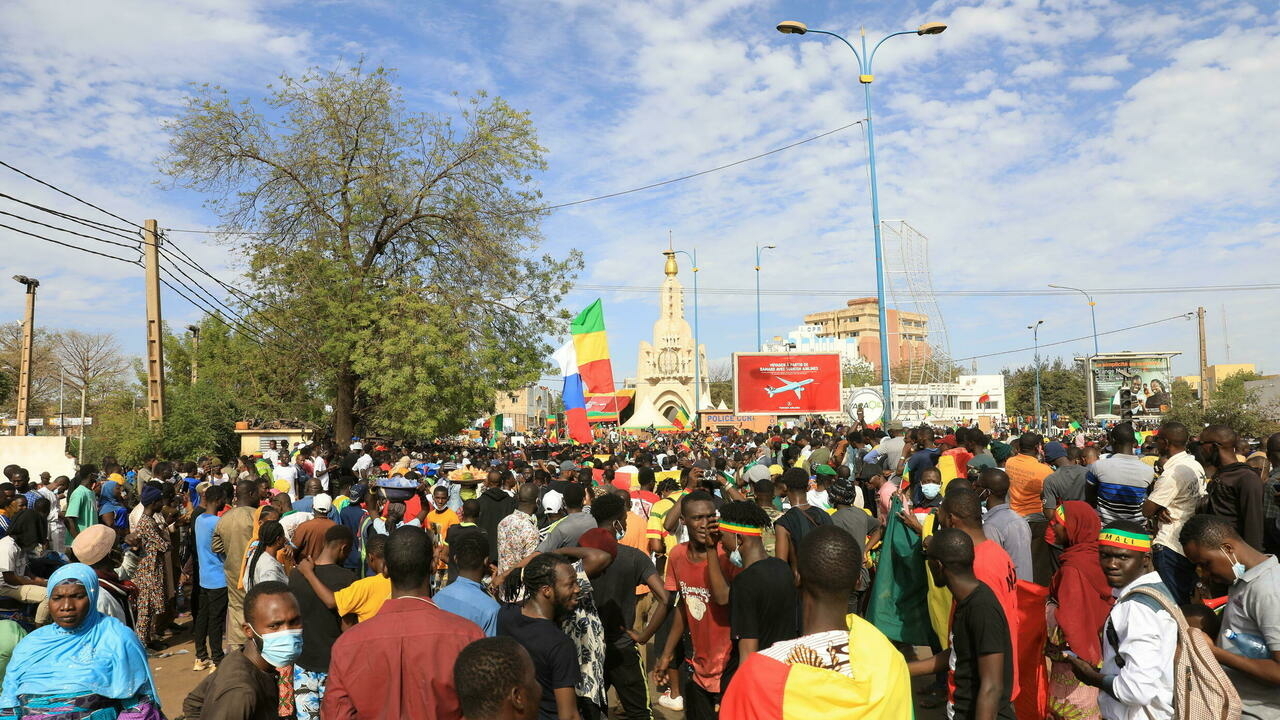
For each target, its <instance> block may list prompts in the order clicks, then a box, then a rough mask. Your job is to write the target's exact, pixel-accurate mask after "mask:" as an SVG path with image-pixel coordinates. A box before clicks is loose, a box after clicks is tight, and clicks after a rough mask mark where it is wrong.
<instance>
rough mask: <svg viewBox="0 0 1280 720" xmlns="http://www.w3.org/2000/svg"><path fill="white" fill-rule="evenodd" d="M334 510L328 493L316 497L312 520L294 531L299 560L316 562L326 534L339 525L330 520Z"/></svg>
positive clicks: (313, 504) (312, 509) (294, 542)
mask: <svg viewBox="0 0 1280 720" xmlns="http://www.w3.org/2000/svg"><path fill="white" fill-rule="evenodd" d="M332 509H333V498H331V497H329V496H328V495H327V494H326V493H320V494H319V495H316V497H315V500H314V501H312V503H311V515H312V517H311V519H310V520H308V521H306V522H304V523H302V524H301V525H299V526H298V529H296V530H294V531H293V544H294V546H295V547H297V548H298V559H299V560H301V559H302V558H311V559H312V560H315V559H316V558H317V557H318V556H319V555H320V551H321V550H323V549H324V534H325V533H326V532H328V531H329V528H331V527H333V526H334V525H337V523H335V522H334V521H332V520H330V519H329V511H330V510H332Z"/></svg>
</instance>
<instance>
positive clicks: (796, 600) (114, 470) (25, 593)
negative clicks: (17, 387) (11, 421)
mask: <svg viewBox="0 0 1280 720" xmlns="http://www.w3.org/2000/svg"><path fill="white" fill-rule="evenodd" d="M1060 438H1061V441H1059V440H1057V439H1048V441H1046V438H1043V437H1041V435H1039V434H1037V433H1035V432H1023V433H1021V434H1018V435H1016V436H1012V437H1010V436H1009V435H1008V434H1005V433H1001V434H999V435H997V436H996V437H992V436H989V435H987V434H985V433H983V432H982V431H981V430H979V429H977V428H970V427H956V428H936V427H932V426H929V425H922V426H920V427H917V428H910V429H907V428H903V427H902V426H901V425H898V424H893V423H890V424H889V425H888V426H887V427H885V428H884V429H883V430H882V429H880V428H872V427H866V426H863V425H861V424H858V425H853V426H843V425H833V424H829V423H827V422H825V421H822V420H815V421H813V422H811V423H801V424H799V425H798V426H796V427H786V428H783V427H773V428H770V429H769V430H768V431H767V432H751V431H729V432H717V431H710V430H707V431H690V432H683V433H673V434H658V435H651V434H648V433H644V434H642V435H641V436H628V435H621V434H618V433H616V432H614V433H604V434H602V435H601V437H599V438H598V441H597V442H595V443H593V444H590V445H577V444H574V445H560V444H553V443H549V442H548V441H547V440H546V439H545V438H540V439H526V440H524V441H522V442H521V443H520V444H519V445H518V446H517V445H515V444H506V443H503V442H497V441H495V442H493V443H474V442H472V443H467V442H462V441H459V440H452V441H448V442H432V443H407V442H406V443H395V442H391V441H380V440H371V439H366V440H364V441H361V440H359V439H352V441H351V442H350V443H349V444H348V443H346V442H344V443H343V444H342V445H338V444H336V443H333V442H331V441H324V442H320V443H316V444H313V445H305V446H304V445H298V446H294V447H289V446H286V445H284V444H283V443H275V442H273V443H271V445H270V446H268V447H267V448H265V449H264V451H263V452H262V453H260V454H258V455H255V456H251V457H241V458H238V459H236V460H235V461H234V462H231V463H224V462H222V461H220V460H219V459H217V458H211V457H204V458H197V459H194V460H191V461H189V462H181V463H174V462H166V461H160V460H154V459H153V460H151V461H148V462H147V463H145V464H144V465H143V466H141V467H138V468H136V469H126V468H122V467H121V465H120V464H119V463H117V462H116V461H115V460H113V459H111V458H106V459H103V461H102V463H101V465H100V467H99V466H90V465H86V466H83V467H81V468H80V469H79V470H78V472H76V473H75V475H74V477H56V478H51V477H49V475H48V474H47V473H44V474H42V475H41V476H40V477H39V478H38V479H36V480H32V478H31V477H30V474H29V473H28V471H27V469H24V468H21V467H17V466H13V465H11V466H9V467H6V468H5V470H4V473H5V476H6V482H4V483H0V534H2V535H3V537H0V573H2V577H0V617H2V618H4V619H0V682H2V689H0V718H3V717H27V718H59V717H65V718H94V719H95V720H98V719H105V718H129V719H134V718H139V719H140V718H158V717H162V715H161V707H160V700H159V697H158V694H157V691H156V688H155V684H154V682H153V678H152V675H151V672H150V670H149V668H148V663H147V658H148V652H152V653H154V652H157V651H160V650H163V649H164V648H165V647H167V646H168V645H169V644H170V643H171V642H173V641H174V634H175V633H176V632H178V631H179V630H185V628H181V627H180V626H178V625H177V624H176V623H175V620H177V619H178V618H179V617H182V616H183V613H187V612H189V613H190V615H191V617H192V622H191V625H190V630H191V632H192V635H193V637H194V643H195V657H194V664H193V667H192V672H195V673H199V675H197V676H196V677H194V678H193V680H192V685H194V690H192V691H191V692H190V694H189V695H188V696H187V697H186V699H185V701H184V702H183V703H182V707H181V710H180V711H181V714H182V716H183V717H186V718H190V719H191V720H197V719H201V718H203V719H206V720H221V719H224V718H237V719H239V718H273V719H274V718H285V717H289V718H299V719H300V720H310V719H313V718H462V717H465V718H468V720H488V719H490V718H534V717H538V718H556V719H559V720H569V719H571V718H583V719H584V720H589V719H592V718H602V717H625V718H628V719H629V720H639V719H640V718H652V717H653V714H654V708H653V707H652V706H651V702H650V699H651V697H656V704H657V705H658V706H659V707H660V708H662V709H663V710H664V711H666V712H668V713H680V712H683V714H684V715H685V716H686V717H687V718H690V720H701V719H703V718H716V717H722V718H727V719H733V720H738V719H740V718H741V719H746V720H757V719H758V720H781V719H782V718H801V717H820V716H821V715H822V714H823V713H828V714H833V715H832V716H833V717H866V718H909V717H912V716H913V714H914V713H915V712H916V711H917V710H918V709H925V708H930V707H934V708H940V709H942V708H945V712H946V714H947V717H949V718H982V719H984V720H986V719H990V718H1015V717H1017V718H1045V717H1049V718H1059V719H1062V720H1079V719H1087V718H1105V719H1106V720H1124V719H1128V718H1152V719H1154V720H1163V719H1164V718H1192V717H1240V716H1244V717H1250V718H1280V567H1278V565H1277V561H1276V558H1275V557H1274V553H1275V552H1276V550H1277V548H1280V434H1277V435H1273V436H1271V437H1270V438H1267V439H1265V440H1264V441H1263V442H1262V446H1261V448H1260V449H1259V450H1258V451H1257V452H1254V449H1253V447H1252V445H1251V444H1250V443H1249V442H1248V441H1247V440H1246V439H1242V438H1240V437H1238V436H1237V434H1236V433H1235V432H1234V431H1232V430H1231V429H1230V428H1227V427H1223V426H1209V427H1206V428H1203V429H1196V430H1195V431H1193V430H1191V429H1189V428H1186V427H1184V426H1182V425H1180V424H1178V423H1173V422H1167V423H1164V424H1162V425H1160V426H1159V427H1158V429H1157V430H1156V431H1155V432H1154V433H1152V434H1150V436H1149V437H1148V436H1147V435H1146V433H1141V434H1140V433H1137V432H1135V429H1134V427H1133V426H1132V425H1130V424H1128V423H1120V424H1117V425H1113V426H1111V427H1109V428H1107V429H1106V430H1105V434H1103V435H1094V436H1092V437H1089V436H1087V435H1086V434H1085V433H1076V434H1074V435H1072V434H1060ZM6 659H7V665H6ZM182 672H187V671H186V670H182ZM913 677H921V678H924V680H921V681H917V682H916V683H915V688H916V689H914V690H913V683H912V678H913ZM197 678H198V682H197V681H196V680H197ZM169 710H170V714H171V715H172V714H174V711H175V710H177V709H176V708H169ZM1202 712H1205V713H1217V714H1206V715H1201V714H1199V713H1202Z"/></svg>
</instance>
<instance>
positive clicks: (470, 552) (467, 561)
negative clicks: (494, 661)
mask: <svg viewBox="0 0 1280 720" xmlns="http://www.w3.org/2000/svg"><path fill="white" fill-rule="evenodd" d="M449 556H450V560H451V561H452V563H453V564H454V565H456V566H457V567H458V579H457V580H454V581H453V582H452V583H451V584H449V585H447V586H445V588H444V589H443V590H441V591H440V592H438V593H436V595H435V597H434V598H432V599H433V600H435V603H436V605H438V606H439V607H440V609H441V610H448V611H449V612H451V613H453V614H454V615H461V616H462V617H464V618H466V619H468V620H470V621H471V622H474V623H475V624H477V625H479V626H480V629H481V630H483V631H484V634H485V635H486V636H487V637H493V636H494V635H496V634H497V632H498V601H496V600H494V599H493V596H492V595H490V594H489V593H488V592H486V591H485V589H484V586H483V585H481V584H480V581H481V579H482V578H484V573H485V570H486V566H487V564H488V557H489V541H488V540H486V539H485V536H484V535H482V534H480V533H469V534H466V535H463V536H462V537H461V538H459V539H458V540H456V541H455V542H454V543H452V544H451V545H449Z"/></svg>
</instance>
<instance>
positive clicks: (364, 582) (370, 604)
mask: <svg viewBox="0 0 1280 720" xmlns="http://www.w3.org/2000/svg"><path fill="white" fill-rule="evenodd" d="M386 547H387V536H386V535H374V536H373V537H371V538H369V540H368V542H367V543H366V544H365V552H366V553H367V554H368V561H369V569H370V570H372V571H373V573H374V574H373V575H370V576H369V577H367V578H361V579H359V580H357V581H355V582H353V583H351V584H350V585H348V586H346V587H344V588H342V589H341V590H338V591H337V592H334V591H332V590H330V589H329V588H328V586H326V585H325V584H324V583H322V582H320V578H318V577H316V573H315V563H314V562H312V561H311V559H309V558H308V559H306V560H303V561H302V562H300V563H298V572H300V573H302V577H304V578H306V579H307V582H308V583H310V584H311V589H312V590H314V591H315V593H316V597H318V598H320V602H322V603H324V604H325V607H327V608H330V609H332V610H336V611H337V613H338V617H341V618H344V619H345V618H346V617H347V616H348V615H355V616H356V620H357V621H358V622H364V621H365V620H368V619H369V618H371V617H373V616H374V615H377V614H378V610H380V609H382V603H384V602H386V600H387V598H389V597H391V578H389V577H387V562H386V557H385V556H386V552H385V551H386Z"/></svg>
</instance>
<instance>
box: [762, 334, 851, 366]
mask: <svg viewBox="0 0 1280 720" xmlns="http://www.w3.org/2000/svg"><path fill="white" fill-rule="evenodd" d="M821 332H823V329H822V326H821V325H801V326H800V327H798V328H796V329H795V330H792V331H791V332H789V333H787V336H786V337H785V338H782V337H774V338H773V339H772V340H770V341H768V342H766V343H765V344H764V348H763V351H764V352H776V353H785V352H794V353H839V354H840V362H841V364H842V365H849V364H852V363H857V362H859V361H862V362H865V360H863V359H862V356H861V355H859V354H858V338H856V337H844V338H838V337H824V336H822V335H820V334H819V333H821ZM792 346H794V347H792Z"/></svg>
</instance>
